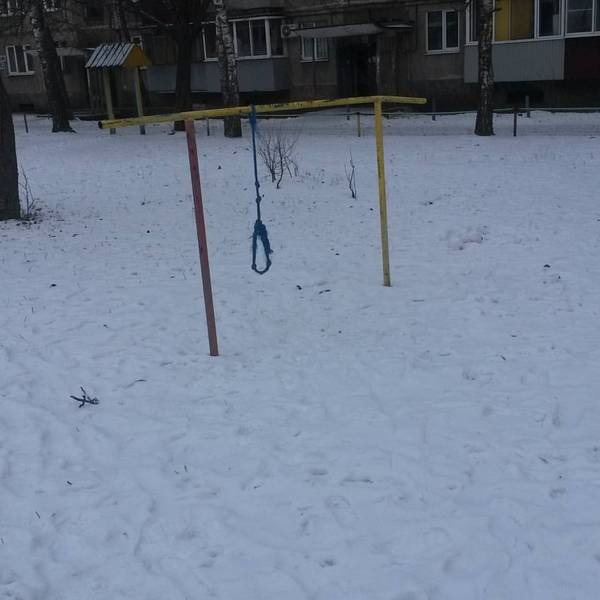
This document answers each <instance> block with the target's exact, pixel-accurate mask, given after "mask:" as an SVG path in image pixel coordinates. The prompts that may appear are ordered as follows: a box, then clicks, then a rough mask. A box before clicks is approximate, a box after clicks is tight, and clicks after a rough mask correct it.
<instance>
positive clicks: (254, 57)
mask: <svg viewBox="0 0 600 600" xmlns="http://www.w3.org/2000/svg"><path fill="white" fill-rule="evenodd" d="M272 20H280V21H281V22H282V23H283V17H282V16H280V15H269V16H264V17H248V18H246V19H229V23H230V25H231V34H232V35H233V48H234V51H235V56H236V59H237V60H264V59H269V58H285V57H286V56H287V46H286V41H285V40H282V41H283V54H273V53H272V48H271V23H270V21H272ZM250 21H264V28H265V39H266V42H267V53H266V54H258V55H254V39H253V38H252V28H251V27H250ZM238 23H245V24H246V25H247V27H248V30H249V34H250V55H249V56H239V53H238V44H237V27H238ZM203 25H215V22H214V21H207V22H205V23H203ZM202 47H203V50H204V61H205V62H215V61H217V60H218V57H217V56H214V57H210V58H208V54H207V52H206V30H205V29H204V27H203V28H202Z"/></svg>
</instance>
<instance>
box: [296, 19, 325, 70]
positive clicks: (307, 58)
mask: <svg viewBox="0 0 600 600" xmlns="http://www.w3.org/2000/svg"><path fill="white" fill-rule="evenodd" d="M311 27H317V24H316V23H315V22H312V23H302V24H301V25H300V29H303V28H305V29H310V28H311ZM308 40H311V41H312V56H308V55H307V54H305V52H304V43H305V41H306V42H307V43H310V42H309V41H308ZM319 40H322V43H323V44H324V46H322V47H324V48H325V54H324V56H317V54H318V53H317V49H318V48H319ZM300 60H301V62H327V61H328V60H329V38H304V37H300Z"/></svg>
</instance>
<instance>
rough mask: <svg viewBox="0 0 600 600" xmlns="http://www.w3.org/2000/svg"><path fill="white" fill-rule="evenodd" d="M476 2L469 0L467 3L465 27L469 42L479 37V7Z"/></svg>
mask: <svg viewBox="0 0 600 600" xmlns="http://www.w3.org/2000/svg"><path fill="white" fill-rule="evenodd" d="M478 6H479V5H478V3H477V2H469V3H468V5H467V29H468V38H467V39H468V40H469V42H476V41H477V40H478V39H479V31H480V29H481V23H480V21H479V9H478Z"/></svg>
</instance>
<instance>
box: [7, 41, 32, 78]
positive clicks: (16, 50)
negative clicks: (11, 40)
mask: <svg viewBox="0 0 600 600" xmlns="http://www.w3.org/2000/svg"><path fill="white" fill-rule="evenodd" d="M29 50H31V47H30V46H7V47H6V60H7V62H8V74H9V75H31V74H32V73H33V59H32V57H31V54H29Z"/></svg>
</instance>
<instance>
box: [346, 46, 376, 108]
mask: <svg viewBox="0 0 600 600" xmlns="http://www.w3.org/2000/svg"><path fill="white" fill-rule="evenodd" d="M363 40H364V41H363ZM376 60H377V43H376V41H375V36H368V37H366V39H364V38H363V39H361V38H358V39H357V38H346V39H344V40H339V41H338V50H337V64H338V94H339V95H340V97H342V98H346V97H350V96H372V95H375V94H377V68H376Z"/></svg>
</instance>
